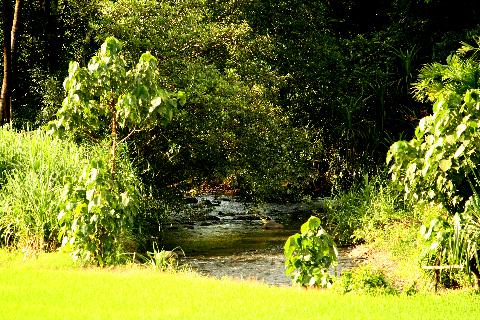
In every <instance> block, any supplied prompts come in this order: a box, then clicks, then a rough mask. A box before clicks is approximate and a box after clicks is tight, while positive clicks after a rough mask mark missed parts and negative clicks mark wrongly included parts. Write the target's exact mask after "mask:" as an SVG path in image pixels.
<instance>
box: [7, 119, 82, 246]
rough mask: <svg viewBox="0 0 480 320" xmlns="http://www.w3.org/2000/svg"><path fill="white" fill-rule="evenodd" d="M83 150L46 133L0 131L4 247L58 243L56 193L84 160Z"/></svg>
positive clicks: (58, 193)
mask: <svg viewBox="0 0 480 320" xmlns="http://www.w3.org/2000/svg"><path fill="white" fill-rule="evenodd" d="M86 154H87V150H86V149H85V148H84V147H82V146H77V145H76V144H74V143H72V142H68V141H62V140H59V139H55V138H52V137H50V136H48V135H47V134H46V133H45V132H42V131H40V130H37V131H14V130H10V129H6V128H2V129H0V191H1V192H0V235H1V243H3V244H4V245H11V246H18V245H20V246H21V247H33V248H35V249H45V247H47V248H48V247H55V246H56V245H57V242H58V239H57V235H58V231H59V225H58V222H57V215H58V206H59V199H60V195H61V193H62V191H63V188H64V185H65V184H66V182H67V179H68V177H71V176H75V175H78V173H79V172H81V170H82V168H83V166H84V164H85V161H86Z"/></svg>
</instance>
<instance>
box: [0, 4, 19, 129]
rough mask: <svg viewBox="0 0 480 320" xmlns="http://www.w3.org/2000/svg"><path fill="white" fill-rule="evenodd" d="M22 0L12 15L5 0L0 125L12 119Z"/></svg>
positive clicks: (16, 5)
mask: <svg viewBox="0 0 480 320" xmlns="http://www.w3.org/2000/svg"><path fill="white" fill-rule="evenodd" d="M21 5H22V0H16V1H15V10H14V12H13V16H12V10H11V6H10V1H8V0H3V12H2V19H3V83H2V90H1V94H0V125H3V124H5V123H10V122H11V121H12V90H13V76H14V75H13V71H14V68H13V57H14V56H15V42H16V39H17V30H18V24H19V21H20V11H21Z"/></svg>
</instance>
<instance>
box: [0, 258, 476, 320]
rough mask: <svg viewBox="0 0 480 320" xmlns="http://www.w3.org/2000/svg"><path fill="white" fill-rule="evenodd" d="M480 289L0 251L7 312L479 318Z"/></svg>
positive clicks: (1, 304)
mask: <svg viewBox="0 0 480 320" xmlns="http://www.w3.org/2000/svg"><path fill="white" fill-rule="evenodd" d="M478 317H480V296H479V295H474V294H471V293H468V292H447V293H443V294H441V295H434V294H429V295H416V296H413V297H407V296H398V297H397V296H375V297H372V296H367V295H348V294H347V295H340V294H336V293H332V292H329V291H318V290H302V289H298V288H278V287H269V286H266V285H263V284H259V283H255V282H248V281H244V282H240V281H232V280H223V281H220V280H214V279H209V278H205V277H200V276H197V275H195V274H190V273H177V274H172V273H161V272H158V271H155V270H151V269H144V268H139V267H121V268H115V269H97V268H89V269H85V268H78V267H74V266H73V265H72V263H71V262H69V260H68V257H66V256H63V255H61V254H45V255H41V256H40V257H38V258H36V259H29V260H27V261H23V259H22V258H21V257H20V256H19V254H11V253H8V254H7V253H0V319H477V318H478Z"/></svg>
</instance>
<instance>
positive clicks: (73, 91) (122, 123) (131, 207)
mask: <svg viewBox="0 0 480 320" xmlns="http://www.w3.org/2000/svg"><path fill="white" fill-rule="evenodd" d="M121 51H122V43H121V42H120V41H119V40H117V39H115V38H114V37H108V38H107V39H106V40H105V42H104V43H103V45H102V46H101V48H100V50H99V52H98V53H97V54H96V55H94V56H93V57H92V58H91V59H90V61H89V63H88V67H80V65H79V64H78V63H77V62H71V63H70V66H69V74H68V77H67V78H66V79H65V82H64V86H65V90H66V98H65V100H64V101H63V104H62V108H61V109H60V110H59V111H58V112H57V118H56V119H55V120H54V121H52V122H51V123H50V124H49V127H50V132H52V133H55V134H61V133H63V132H64V131H67V132H70V133H72V132H75V133H77V134H80V135H82V137H83V138H84V139H86V140H89V141H92V142H94V143H96V144H97V145H99V146H102V145H103V144H107V145H109V149H110V150H108V148H105V149H106V150H108V151H107V152H103V153H100V154H99V155H98V156H97V157H95V158H93V159H92V160H91V161H90V162H89V163H88V164H87V165H86V166H85V168H84V169H83V171H82V174H81V175H77V176H73V177H69V178H70V181H69V184H68V185H67V187H66V188H65V194H64V197H63V200H64V203H65V205H64V206H62V211H61V212H60V214H59V219H60V220H61V221H62V223H63V224H64V226H63V228H62V235H63V236H64V237H63V240H62V245H63V246H67V247H70V248H71V249H72V250H73V257H74V259H80V260H81V261H82V262H93V263H97V264H99V265H104V264H110V263H115V262H116V261H117V258H118V251H119V249H121V247H122V241H121V239H122V238H124V236H125V234H126V233H128V232H129V230H131V229H132V226H133V221H134V219H135V216H136V215H137V214H138V213H139V211H140V210H139V200H140V192H139V186H140V183H139V181H138V179H136V175H135V174H131V175H129V174H125V172H119V171H118V169H119V168H118V161H119V152H120V151H121V148H122V147H123V146H124V144H123V143H125V141H126V140H128V139H129V138H131V137H132V135H134V134H135V133H137V132H139V131H143V130H145V131H147V130H150V129H152V128H153V127H156V126H160V125H166V124H167V123H168V122H170V121H171V120H172V118H173V116H174V113H175V111H176V110H177V105H178V104H182V103H183V101H184V99H185V96H184V94H183V93H182V92H178V93H177V94H173V93H170V92H168V91H166V90H164V89H163V88H160V86H159V74H158V70H157V59H156V58H155V57H153V56H152V55H151V54H150V53H149V52H145V53H143V54H142V55H141V57H140V59H139V61H138V63H137V64H136V65H135V66H134V67H133V68H131V69H130V70H127V63H126V61H125V59H124V58H123V55H122V52H121ZM106 128H108V129H106ZM127 161H128V158H127Z"/></svg>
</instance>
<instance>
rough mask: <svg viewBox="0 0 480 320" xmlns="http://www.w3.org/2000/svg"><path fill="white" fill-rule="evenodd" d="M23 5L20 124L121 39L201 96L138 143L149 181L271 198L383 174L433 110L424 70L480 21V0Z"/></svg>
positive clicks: (157, 188) (41, 119) (175, 86)
mask: <svg viewBox="0 0 480 320" xmlns="http://www.w3.org/2000/svg"><path fill="white" fill-rule="evenodd" d="M6 1H7V0H6ZM14 2H15V1H7V4H10V5H11V8H13V6H14ZM22 2H23V6H22V9H21V16H20V24H19V30H18V38H17V50H16V52H15V53H14V55H13V61H14V70H15V73H14V77H13V96H12V111H13V115H12V119H13V124H14V126H16V127H19V128H25V127H26V126H27V125H28V126H30V127H37V126H41V125H42V124H45V123H46V122H48V121H49V120H51V119H52V118H53V117H54V115H55V112H56V110H57V109H58V107H59V106H60V105H61V102H62V99H63V96H64V93H63V88H62V82H63V79H64V78H65V76H66V74H67V69H68V63H69V61H70V60H76V61H79V62H80V63H81V64H85V63H86V61H88V59H89V57H90V56H91V55H92V54H93V53H94V52H95V51H96V50H97V49H98V48H99V46H100V44H101V43H102V42H103V41H104V39H105V38H106V36H108V35H113V36H115V37H117V38H118V39H120V40H122V41H124V42H125V50H127V51H126V56H127V58H128V59H131V60H133V59H134V58H135V57H138V56H139V54H140V53H141V52H144V51H145V50H149V51H151V52H152V54H154V55H155V56H156V57H157V58H158V59H159V66H160V72H161V75H162V79H163V80H162V81H163V82H164V86H165V87H167V88H169V89H172V90H180V89H181V90H184V91H185V92H186V93H187V104H186V105H185V106H184V107H183V108H182V110H181V112H180V114H179V115H178V116H177V117H176V119H175V120H174V121H173V122H172V123H171V125H170V126H168V127H167V128H157V129H156V130H153V131H150V132H147V133H144V134H143V135H140V136H139V137H138V139H136V140H135V143H134V144H132V145H131V148H130V150H131V153H132V158H135V159H137V160H136V162H137V164H138V166H139V167H140V168H141V169H140V173H141V175H142V178H143V179H144V182H145V183H146V184H147V185H149V186H151V187H152V190H154V193H161V192H165V190H170V191H172V190H173V191H175V192H179V193H182V192H185V191H188V190H190V189H192V188H198V187H199V186H201V185H202V184H204V185H205V183H207V184H208V185H209V186H219V185H222V183H223V188H227V189H238V190H240V192H241V194H242V195H244V196H245V197H247V198H250V199H257V200H272V199H276V200H278V199H282V200H295V198H298V197H300V196H301V195H303V194H315V195H327V194H330V193H331V192H332V191H335V190H342V189H345V188H348V187H349V186H351V184H352V183H354V182H356V181H357V180H358V179H359V178H361V177H362V176H363V175H364V174H365V173H376V172H377V171H378V170H379V169H381V168H382V167H383V164H384V161H385V160H384V159H385V154H386V151H387V149H388V147H389V146H390V145H391V143H392V142H393V141H396V140H398V139H399V138H409V137H410V136H411V135H412V134H413V128H414V127H415V125H416V124H417V120H418V119H420V118H421V117H423V116H424V115H426V114H428V112H429V111H430V110H429V108H430V107H429V106H428V105H422V104H420V103H418V102H415V101H414V100H413V98H412V94H411V83H412V81H414V80H415V78H416V75H417V72H418V70H419V69H420V68H421V66H422V65H423V64H425V63H430V62H434V61H438V62H444V61H445V59H446V57H447V56H448V55H449V54H450V53H451V52H452V51H454V50H455V49H456V48H458V46H459V43H460V42H461V41H469V40H470V39H471V38H472V36H474V35H476V34H477V32H478V31H479V29H480V28H479V14H480V3H479V2H478V1H475V0H456V1H451V0H431V1H419V0H392V1H385V0H374V1H360V0H351V1H348V0H345V1H343V0H342V1H328V0H322V1H303V0H281V1H277V0H275V1H273V0H244V1H226V0H225V1H222V0H220V1H215V0H207V1H200V0H183V1H152V0H145V1H140V0H120V1H93V0H69V1H66V0H56V1H51V0H44V1H22ZM3 14H4V15H3V16H2V22H4V21H6V20H5V19H6V16H5V12H3Z"/></svg>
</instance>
